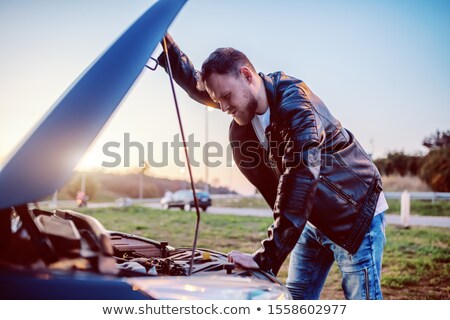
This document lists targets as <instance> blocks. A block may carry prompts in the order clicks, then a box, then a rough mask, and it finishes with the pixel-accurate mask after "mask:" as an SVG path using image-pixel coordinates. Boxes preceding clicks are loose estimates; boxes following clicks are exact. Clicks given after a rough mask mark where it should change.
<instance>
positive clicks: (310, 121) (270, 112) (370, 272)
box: [158, 35, 387, 299]
mask: <svg viewBox="0 0 450 320" xmlns="http://www.w3.org/2000/svg"><path fill="white" fill-rule="evenodd" d="M166 42H167V46H168V55H169V60H170V65H171V69H172V72H173V76H174V79H175V81H177V83H178V84H179V85H180V86H181V87H182V88H183V89H184V90H185V91H186V92H187V93H188V94H189V95H190V96H191V97H192V98H193V99H195V100H197V101H199V102H200V103H203V104H206V105H209V106H213V107H218V108H220V109H221V110H222V111H224V112H227V113H228V114H230V115H231V116H232V117H233V121H232V122H231V125H230V131H229V137H230V143H231V145H232V147H233V157H234V160H235V163H236V164H237V165H238V167H239V169H240V170H241V172H242V173H243V174H244V176H246V177H247V179H249V181H250V182H251V183H252V184H253V185H254V186H255V187H256V188H257V189H258V190H259V191H260V192H261V194H262V195H263V197H264V199H265V200H266V201H267V203H268V204H269V206H270V207H271V208H273V213H274V223H273V225H272V226H270V227H269V229H268V238H267V239H265V240H264V241H262V242H261V248H260V249H259V250H258V251H256V252H255V253H253V254H252V255H250V254H247V253H242V252H238V251H232V252H230V253H229V256H228V259H229V261H231V262H234V263H236V264H239V265H241V266H243V267H246V268H261V269H263V270H266V271H270V272H273V273H274V274H276V273H277V272H278V270H279V268H280V266H281V265H282V263H283V261H284V260H285V259H286V257H287V256H288V254H289V253H291V258H290V264H289V273H288V278H287V281H286V286H287V287H288V288H289V290H290V291H291V293H292V296H293V297H294V298H295V299H318V298H319V297H320V292H321V290H322V288H323V285H324V283H325V279H326V277H327V275H328V272H329V270H330V268H331V265H332V264H333V262H334V261H336V262H337V263H338V266H339V269H340V271H341V274H342V288H343V291H344V294H345V297H346V298H347V299H382V293H381V287H380V277H381V260H382V254H383V248H384V244H385V235H384V211H385V210H386V209H387V203H386V200H385V197H384V195H383V192H382V187H381V179H380V174H379V172H378V170H377V169H376V167H375V166H374V164H373V163H372V161H371V160H370V158H369V156H368V155H367V154H366V153H365V152H364V150H363V149H362V147H361V146H360V145H359V143H358V141H357V140H356V139H355V138H354V136H353V135H352V134H351V133H350V132H349V131H348V130H346V129H345V128H343V127H342V126H341V124H340V122H339V121H338V120H336V119H335V118H334V117H333V115H332V114H331V113H330V111H329V110H328V109H327V107H326V106H325V104H324V103H323V102H322V101H321V100H320V99H319V98H318V97H317V96H316V95H315V94H314V93H312V91H311V90H310V89H309V88H308V87H307V86H306V84H305V83H304V82H303V81H301V80H298V79H295V78H293V77H289V76H286V75H285V74H284V73H282V72H275V73H271V74H268V75H264V74H262V73H259V74H258V73H257V72H256V70H255V68H254V67H253V65H252V64H251V62H250V61H249V60H248V58H247V57H246V56H245V55H244V54H243V53H241V52H240V51H238V50H235V49H233V48H219V49H217V50H216V51H214V52H213V53H211V55H210V56H209V57H208V58H207V59H206V61H205V62H204V63H203V65H202V69H201V72H198V71H196V70H195V69H194V67H193V65H192V63H191V62H190V60H189V59H188V57H187V56H186V55H185V54H184V53H183V52H182V51H181V50H180V49H179V47H178V46H177V45H176V44H175V43H174V41H173V39H172V38H171V37H170V35H167V36H166ZM158 60H159V63H160V64H161V65H162V66H163V67H164V68H165V69H166V70H167V65H168V64H167V61H166V59H165V56H164V53H163V54H161V56H160V57H159V59H158Z"/></svg>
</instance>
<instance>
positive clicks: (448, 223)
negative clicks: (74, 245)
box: [145, 203, 450, 228]
mask: <svg viewBox="0 0 450 320" xmlns="http://www.w3.org/2000/svg"><path fill="white" fill-rule="evenodd" d="M145 206H146V207H150V208H161V206H160V205H159V203H147V204H145ZM171 210H178V209H171ZM207 213H208V214H232V215H237V216H255V217H271V216H272V211H271V210H269V209H257V208H231V207H230V208H228V207H209V208H208V211H207ZM386 222H387V223H388V224H392V225H401V221H400V215H397V214H387V215H386ZM409 226H429V227H444V228H450V217H427V216H415V215H411V216H410V218H409Z"/></svg>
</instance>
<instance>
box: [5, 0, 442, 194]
mask: <svg viewBox="0 0 450 320" xmlns="http://www.w3.org/2000/svg"><path fill="white" fill-rule="evenodd" d="M152 3H153V1H144V0H134V1H123V0H107V1H106V0H104V1H103V0H102V1H87V0H79V1H50V0H46V1H36V0H34V1H32V0H16V1H8V2H6V1H1V2H0V30H1V31H0V44H1V45H0V70H1V72H0V137H1V140H0V163H1V162H3V161H4V160H5V157H7V155H8V154H9V153H10V152H11V151H12V150H13V149H14V147H15V146H16V145H17V144H18V143H19V142H20V141H21V139H23V138H24V137H25V136H26V134H27V133H28V132H29V130H30V129H31V128H32V127H33V126H35V124H36V122H37V121H39V119H41V118H42V116H43V115H44V114H45V113H46V112H47V111H48V109H49V108H50V107H51V106H52V104H53V103H54V102H55V101H56V100H57V98H58V97H59V96H60V95H61V94H62V93H63V92H64V90H65V89H66V88H67V87H68V86H69V85H70V84H71V83H72V82H73V80H74V79H75V78H76V77H77V76H78V75H79V74H80V73H81V72H82V71H83V70H84V69H85V68H86V67H87V66H88V65H89V64H90V63H91V62H92V60H94V59H95V58H96V57H97V56H98V55H99V54H100V53H101V52H103V51H104V50H105V49H106V48H107V47H108V46H109V45H110V44H111V43H112V42H113V41H114V40H115V39H116V38H117V37H118V36H119V35H120V34H121V33H122V32H123V31H124V30H125V28H126V27H128V26H129V25H130V24H131V23H132V22H133V21H134V20H135V19H136V18H137V17H138V16H139V15H140V14H141V13H142V12H144V10H145V9H146V8H148V7H149V6H150V5H151V4H152ZM170 32H171V33H172V35H173V37H174V38H175V40H176V41H177V42H178V43H179V44H180V46H181V47H182V49H183V50H184V51H185V52H186V53H187V54H188V55H189V56H190V58H191V59H192V60H193V61H194V63H195V64H196V65H197V66H198V67H199V66H200V64H201V63H202V62H203V60H204V59H205V58H206V57H207V55H208V54H209V53H210V52H211V51H213V50H214V49H215V48H217V47H223V46H232V47H236V48H238V49H240V50H241V51H243V52H245V53H246V54H247V55H248V57H249V58H250V59H251V60H252V61H253V63H254V65H255V67H256V68H257V69H258V70H259V71H262V72H264V73H269V72H272V71H278V70H283V71H285V72H286V73H287V74H290V75H292V76H295V77H298V78H300V79H302V80H304V81H305V82H306V83H307V84H308V85H309V87H310V88H311V89H312V90H313V91H314V92H315V93H316V94H318V95H319V96H320V97H321V98H322V99H323V100H324V101H325V103H326V104H327V105H328V107H329V108H330V110H331V111H332V113H333V114H334V115H335V116H336V117H337V118H338V119H339V120H341V122H342V124H343V125H344V126H345V127H347V128H348V129H350V130H351V131H352V132H353V133H355V135H356V137H357V138H358V139H359V140H360V142H361V143H362V145H363V146H364V147H365V148H366V149H367V150H368V151H369V152H373V153H374V154H375V156H376V157H380V156H384V155H386V153H387V152H388V151H394V150H403V151H405V152H408V153H414V152H419V151H422V152H423V151H425V149H423V148H422V147H421V141H422V139H423V137H424V136H426V135H429V134H431V133H433V132H434V131H435V130H436V129H438V128H439V129H448V128H450V121H449V120H450V59H449V57H450V1H406V0H405V1H384V0H383V1H331V0H326V1H302V0H298V1H256V0H255V1H237V0H228V1H206V0H191V1H189V2H188V3H187V4H186V6H185V7H184V9H183V10H182V12H181V13H180V15H179V16H178V17H177V19H176V20H175V22H174V23H173V24H172V26H171V28H170ZM160 50H161V49H160V48H157V49H156V51H155V54H154V55H156V54H157V53H159V52H160ZM167 81H168V79H167V76H166V75H165V74H164V73H163V72H162V71H161V70H158V71H156V72H150V71H144V72H143V74H142V75H141V77H140V79H139V80H138V81H137V82H136V84H135V86H134V88H133V89H132V90H131V91H130V93H129V95H128V96H127V98H126V99H125V100H124V101H123V104H122V105H121V107H120V109H119V110H118V111H117V112H116V113H115V115H114V116H113V118H112V119H111V121H110V123H109V124H108V126H107V127H106V128H105V129H104V131H103V132H102V134H101V136H99V138H98V139H97V141H96V142H95V143H94V145H93V146H92V147H91V149H90V151H89V153H88V154H87V156H86V159H85V161H84V163H85V166H93V165H100V163H101V162H102V161H108V160H109V159H108V158H106V157H105V156H104V155H102V146H103V144H104V143H105V142H107V141H117V142H121V143H123V135H124V133H130V136H131V138H132V140H134V141H139V142H141V143H143V144H146V143H147V142H153V143H154V145H155V146H156V149H158V146H159V150H161V149H162V147H161V144H162V142H163V141H172V137H173V135H175V134H176V133H177V132H178V126H177V123H176V118H175V112H174V108H173V105H172V98H171V95H170V89H169V85H168V82H167ZM178 93H179V96H180V98H179V99H180V104H181V107H182V116H183V119H184V125H185V130H186V131H187V133H188V134H189V133H194V134H195V138H196V140H197V141H199V142H201V143H202V144H203V143H204V141H205V128H204V123H205V111H204V109H203V108H202V107H201V106H200V105H198V104H197V103H195V102H193V101H191V100H190V99H189V98H188V97H187V96H186V95H185V94H184V93H183V92H182V91H181V90H178ZM209 123H210V126H209V128H210V129H209V140H214V141H218V142H220V143H222V144H224V145H225V144H226V143H227V133H228V126H229V123H230V118H228V116H226V115H224V114H222V113H220V112H219V111H214V112H210V113H209ZM200 151H201V150H198V152H196V155H197V158H198V159H200V158H201V152H200ZM156 153H158V152H156ZM155 158H156V159H155V160H157V159H158V156H155ZM223 159H224V158H223ZM152 170H153V174H155V175H158V176H165V177H172V178H180V177H182V176H183V173H181V172H180V171H179V169H178V168H175V167H174V166H169V167H167V168H161V169H156V168H154V169H152ZM203 172H204V170H203V168H198V169H196V170H195V171H194V173H195V175H196V177H197V178H198V179H200V178H203ZM209 175H210V179H213V178H217V179H219V180H220V182H221V184H223V185H229V184H232V185H233V187H234V188H235V189H237V190H238V191H241V192H244V193H249V192H251V190H252V188H251V186H250V185H249V184H248V183H247V182H246V181H245V178H243V177H242V176H241V175H240V173H239V172H238V170H237V169H236V168H234V169H230V168H225V167H224V166H222V167H219V168H216V169H210V174H209Z"/></svg>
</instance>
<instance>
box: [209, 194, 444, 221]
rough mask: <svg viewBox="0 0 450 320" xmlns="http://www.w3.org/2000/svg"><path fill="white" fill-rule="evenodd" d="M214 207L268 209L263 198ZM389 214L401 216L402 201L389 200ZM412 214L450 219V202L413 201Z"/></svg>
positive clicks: (227, 201)
mask: <svg viewBox="0 0 450 320" xmlns="http://www.w3.org/2000/svg"><path fill="white" fill-rule="evenodd" d="M213 201H214V203H213V204H214V206H218V207H234V208H236V207H237V208H268V206H267V204H266V202H265V201H264V200H263V199H262V198H250V197H249V198H238V199H214V200H213ZM388 204H389V212H388V213H393V214H400V200H391V199H389V200H388ZM411 214H412V215H420V216H445V217H450V201H436V202H435V203H432V202H431V201H426V200H412V201H411Z"/></svg>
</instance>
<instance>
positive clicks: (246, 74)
mask: <svg viewBox="0 0 450 320" xmlns="http://www.w3.org/2000/svg"><path fill="white" fill-rule="evenodd" d="M241 74H242V75H243V77H244V79H245V80H246V81H247V82H249V83H251V82H252V81H253V74H252V72H251V71H250V69H249V68H247V67H242V68H241Z"/></svg>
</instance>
